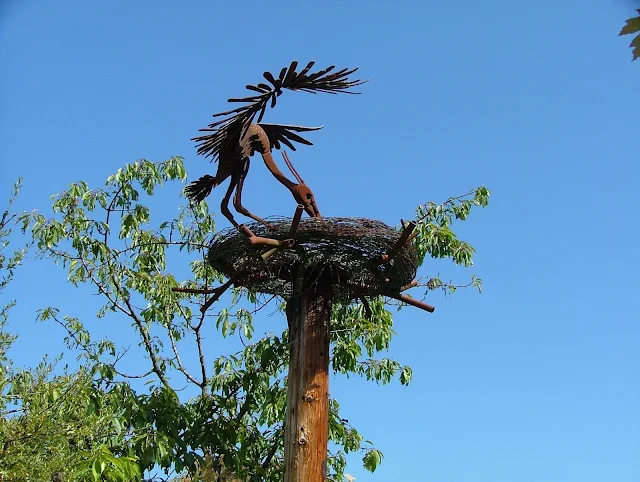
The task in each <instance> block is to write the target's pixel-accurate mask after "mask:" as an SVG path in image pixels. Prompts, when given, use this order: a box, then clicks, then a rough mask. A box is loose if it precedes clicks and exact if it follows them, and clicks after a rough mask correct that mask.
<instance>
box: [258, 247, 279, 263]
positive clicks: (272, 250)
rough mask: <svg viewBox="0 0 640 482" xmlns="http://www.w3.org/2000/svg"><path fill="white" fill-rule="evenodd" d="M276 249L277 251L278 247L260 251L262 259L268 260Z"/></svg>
mask: <svg viewBox="0 0 640 482" xmlns="http://www.w3.org/2000/svg"><path fill="white" fill-rule="evenodd" d="M277 251H278V248H271V249H270V250H269V251H265V252H264V253H262V259H263V260H264V261H266V260H268V259H269V258H270V257H271V256H273V255H274V254H276V252H277Z"/></svg>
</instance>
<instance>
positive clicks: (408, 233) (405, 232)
mask: <svg viewBox="0 0 640 482" xmlns="http://www.w3.org/2000/svg"><path fill="white" fill-rule="evenodd" d="M414 229H416V222H415V221H411V222H410V223H409V224H407V225H406V227H405V228H404V230H403V231H402V234H401V235H400V237H399V238H398V240H397V241H396V244H394V245H393V248H391V249H390V250H389V252H388V253H387V254H383V255H382V256H380V258H378V259H377V260H376V263H377V264H382V263H386V262H388V261H390V260H391V259H392V258H393V257H394V256H395V255H396V254H398V252H400V250H401V249H402V248H403V246H404V245H405V244H406V242H407V240H408V239H409V236H411V234H412V233H413V230H414Z"/></svg>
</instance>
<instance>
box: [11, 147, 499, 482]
mask: <svg viewBox="0 0 640 482" xmlns="http://www.w3.org/2000/svg"><path fill="white" fill-rule="evenodd" d="M186 177H187V175H186V171H185V168H184V165H183V162H182V159H181V158H179V157H174V158H171V159H169V160H167V161H164V162H159V163H153V162H150V161H146V160H140V161H137V162H134V163H132V164H128V165H126V166H124V167H123V168H121V169H119V170H118V172H116V173H115V174H114V175H112V176H110V177H109V178H108V179H107V181H106V183H105V186H104V187H100V188H93V187H90V186H89V185H88V184H87V183H86V182H77V183H74V184H71V185H70V186H69V188H68V189H66V190H64V191H63V192H61V193H59V194H57V195H56V196H55V197H54V201H53V213H54V214H53V215H52V216H51V217H46V216H45V215H43V214H41V213H39V212H37V211H34V212H30V213H24V214H22V215H21V216H19V218H14V217H13V215H7V216H11V218H10V220H11V222H16V221H18V220H19V221H20V223H21V226H22V229H23V230H25V231H26V230H30V232H31V234H32V237H33V242H34V243H35V246H34V250H35V252H36V253H37V255H38V256H39V257H40V258H45V259H49V260H51V261H54V262H56V263H57V264H58V265H60V266H61V267H63V268H64V269H65V270H66V273H67V277H68V280H69V282H71V283H73V284H74V285H76V286H78V287H82V286H91V287H92V289H93V290H94V292H95V293H97V294H98V295H99V298H100V299H101V300H102V301H101V303H100V306H99V307H98V309H97V313H96V317H97V319H104V320H107V319H109V321H110V322H111V323H119V324H122V325H123V326H126V325H127V324H128V325H130V326H131V330H132V335H133V334H135V336H136V337H137V338H138V340H139V343H138V347H137V349H138V350H139V351H138V355H142V356H144V359H146V360H147V362H148V364H147V366H146V367H142V368H141V369H140V370H139V371H137V372H135V373H131V372H127V371H126V370H125V369H124V368H122V365H123V360H125V359H127V357H129V356H132V352H129V351H128V350H129V349H128V348H123V347H119V346H116V344H115V343H114V342H113V341H111V340H108V339H101V340H95V339H94V338H93V337H92V334H91V331H90V329H88V328H87V327H86V326H89V325H86V323H85V322H83V321H82V320H80V319H78V318H77V317H75V316H74V315H73V313H68V314H66V313H64V312H63V310H62V309H61V308H60V307H42V309H41V310H40V311H39V314H38V317H39V319H40V320H42V321H47V320H48V321H49V322H51V321H53V322H55V323H58V324H59V325H60V326H61V327H62V328H63V329H64V333H65V341H66V343H67V346H68V348H69V350H70V351H72V352H74V353H77V354H78V356H79V360H80V362H81V367H80V369H79V370H77V371H73V372H71V373H69V372H64V371H63V372H62V373H60V370H56V364H55V362H48V361H46V360H45V361H44V362H43V363H41V364H40V365H39V366H38V367H37V368H35V369H34V370H32V371H30V372H12V371H11V370H10V368H8V369H5V371H3V373H2V375H3V382H2V383H3V391H2V397H3V399H2V405H1V406H0V408H2V409H3V410H4V411H3V425H2V439H3V440H4V441H5V442H4V449H3V450H4V451H5V452H4V454H6V455H7V456H5V457H0V459H1V460H4V462H0V470H2V471H4V472H0V474H7V475H5V476H6V477H8V478H7V480H18V478H20V477H18V478H17V479H12V478H11V477H14V476H16V475H15V474H26V473H27V472H25V471H29V470H36V469H35V468H33V466H31V465H29V461H30V457H33V456H34V455H35V454H37V458H38V460H39V461H40V462H39V463H40V464H41V465H42V467H41V468H38V469H37V470H38V473H41V474H48V475H47V477H50V476H51V475H50V474H52V473H55V472H56V471H60V473H61V474H62V475H63V476H65V477H67V480H72V479H77V480H85V478H86V480H90V479H93V480H113V481H116V480H119V481H125V480H139V479H140V478H141V474H143V473H151V472H150V471H153V470H156V471H157V469H161V470H162V471H163V472H164V473H165V474H168V475H167V477H169V476H170V474H175V475H178V474H191V475H190V477H192V478H191V479H190V480H196V479H197V477H201V478H202V480H224V477H227V478H229V480H233V478H236V479H237V480H243V481H245V480H249V481H262V480H265V481H270V480H271V481H276V480H280V478H281V474H282V460H283V437H282V433H283V426H282V425H283V419H284V411H285V406H286V369H287V366H288V345H287V336H288V335H287V330H283V331H282V332H281V333H277V334H269V335H265V336H263V337H260V338H257V337H255V336H254V325H253V319H254V316H255V314H256V312H257V311H258V310H261V309H263V308H264V307H266V306H267V305H269V304H271V305H272V306H273V308H272V309H274V310H276V311H277V310H280V311H282V310H283V309H284V303H283V300H279V299H275V298H274V297H269V298H266V297H264V296H262V295H259V294H256V293H250V292H248V291H247V290H246V289H243V288H239V289H236V290H235V291H234V292H233V294H232V296H230V297H229V299H224V298H223V300H224V302H223V300H221V301H219V302H218V303H217V304H216V305H214V309H212V310H210V311H209V312H206V313H204V314H203V313H201V311H200V307H202V306H203V305H204V303H206V301H207V295H194V294H185V293H177V292H174V291H172V288H175V287H194V288H195V287H207V286H213V285H215V284H216V283H219V282H220V281H221V280H222V279H221V276H220V274H219V273H217V272H216V271H215V270H214V269H213V268H212V267H211V266H210V265H208V263H207V262H206V254H207V249H208V246H209V241H210V237H211V235H212V233H214V231H215V222H214V216H213V214H212V213H211V212H210V211H209V209H208V207H207V204H206V203H204V202H202V203H200V204H198V205H195V206H194V205H190V204H188V203H186V202H185V203H183V206H182V207H181V209H180V211H179V212H178V215H177V216H175V217H173V218H170V219H162V218H161V216H162V213H161V212H159V211H153V210H152V207H151V206H152V205H153V197H154V196H157V195H158V192H159V191H158V190H159V189H160V188H161V187H162V186H163V185H167V184H169V183H179V184H181V183H183V182H184V181H185V180H186ZM489 194H490V193H489V191H488V190H487V189H486V188H484V187H480V188H477V189H474V190H472V191H470V192H469V193H467V194H465V195H463V196H459V197H452V198H450V199H448V200H446V201H445V202H444V203H442V204H436V203H431V202H429V203H426V204H424V205H422V206H419V207H418V208H417V211H416V217H417V221H418V229H417V231H418V236H417V237H416V238H415V239H414V241H413V242H414V243H415V244H416V247H417V248H418V250H419V253H420V256H421V259H422V260H424V259H425V258H426V257H427V256H432V257H440V258H450V259H451V260H453V261H454V262H455V263H456V264H459V265H462V266H471V265H472V254H473V248H472V247H471V245H470V244H468V243H467V242H465V241H462V240H459V239H458V238H457V237H456V235H455V234H454V232H453V231H452V224H453V223H454V221H456V220H465V219H466V218H467V216H468V215H469V214H470V212H471V210H472V208H473V207H475V206H480V207H484V206H486V205H487V203H488V198H489ZM5 224H6V223H5ZM12 259H14V261H13V264H12V263H11V262H10V263H7V264H4V265H3V270H4V271H3V272H5V271H6V272H8V273H9V276H10V273H11V270H12V269H14V268H15V266H16V265H17V264H18V263H19V260H20V259H21V256H18V258H16V257H15V256H14V258H12ZM3 260H4V258H3ZM39 262H43V261H39ZM185 266H189V270H188V272H186V271H185V269H184V267H185ZM177 273H182V275H181V276H178V274H177ZM420 286H421V287H422V289H423V291H424V292H428V291H431V290H440V289H443V290H446V291H447V292H454V291H455V290H456V288H457V287H459V286H473V287H476V288H478V289H479V288H480V287H481V280H480V279H479V278H476V277H472V278H471V281H469V282H463V283H461V284H455V283H453V282H450V281H444V280H442V279H440V278H435V277H430V278H428V279H426V280H424V281H423V282H421V283H420ZM223 303H226V304H224V307H223V308H220V306H222V305H223ZM370 305H371V312H372V313H371V316H368V317H367V316H365V309H364V307H363V306H362V305H361V304H359V303H342V304H338V305H337V306H334V309H333V313H332V338H331V341H332V353H331V367H332V370H333V371H334V373H336V374H345V375H352V374H354V375H360V376H363V377H366V379H368V380H372V381H375V382H378V383H389V382H391V381H392V380H398V381H400V383H402V384H409V383H410V381H411V374H412V372H411V369H410V367H408V366H403V365H402V364H401V363H400V362H399V361H397V360H393V359H389V358H385V357H383V356H380V354H381V352H383V351H385V350H386V349H387V348H388V347H389V346H390V343H391V340H392V338H393V336H394V330H393V315H392V312H391V311H390V309H392V308H393V306H391V305H390V303H389V300H385V299H383V298H377V299H374V300H372V301H371V303H370ZM3 316H5V317H6V314H5V312H4V311H3ZM283 316H284V315H283ZM4 319H5V318H3V320H4ZM211 324H215V326H216V328H217V330H218V331H219V333H220V336H222V337H227V338H229V337H235V338H237V339H238V340H239V341H240V342H241V345H240V346H241V347H242V348H241V349H240V350H238V351H236V352H233V353H211V350H208V349H207V347H206V346H205V344H204V343H203V328H204V327H205V326H210V325H211ZM85 325H86V326H85ZM3 326H4V325H3ZM3 333H4V331H3ZM3 336H4V337H5V338H3V340H4V341H3V346H4V347H5V349H4V350H3V356H5V360H8V358H6V356H7V355H6V351H7V349H8V348H9V347H10V345H11V340H12V339H11V337H10V335H6V334H3ZM7 337H8V338H7ZM5 366H7V367H9V366H10V365H5ZM193 366H196V367H197V368H196V369H193V368H191V367H193ZM185 383H186V384H187V385H189V386H191V387H192V388H193V389H194V390H193V392H192V393H193V396H191V398H188V399H184V397H182V398H181V397H180V396H179V393H180V390H181V389H182V388H183V387H184V386H185ZM145 386H146V388H145ZM330 410H331V414H330V441H331V442H332V446H333V447H334V449H333V450H332V451H331V454H330V457H329V466H330V476H329V480H334V481H343V480H346V479H345V474H346V472H345V471H346V458H345V454H347V453H350V452H361V453H362V460H363V464H364V466H365V467H366V468H367V469H368V470H371V471H374V470H375V469H376V467H377V465H378V464H379V463H380V462H381V461H382V458H383V456H382V453H381V452H380V451H379V450H378V449H376V448H375V446H374V445H373V443H371V442H368V441H366V440H365V438H364V436H363V435H362V434H361V433H360V432H359V431H358V430H357V429H356V428H355V427H353V426H351V425H350V424H349V423H348V421H347V420H346V419H345V418H344V417H343V416H342V414H341V412H340V405H339V402H338V401H337V400H334V399H332V400H331V401H330ZM9 455H10V456H9ZM9 460H10V462H9ZM207 471H208V472H207ZM205 472H207V473H209V474H210V475H209V476H207V477H213V475H211V474H213V473H215V474H216V477H222V478H219V479H214V478H209V479H205V478H204V476H203V475H202V474H203V473H205ZM8 474H11V475H8ZM197 474H200V475H199V476H198V475H197ZM158 477H159V476H158ZM193 477H196V478H193ZM185 480H186V479H185Z"/></svg>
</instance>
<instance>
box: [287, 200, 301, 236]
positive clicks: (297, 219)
mask: <svg viewBox="0 0 640 482" xmlns="http://www.w3.org/2000/svg"><path fill="white" fill-rule="evenodd" d="M303 212H304V206H303V205H302V204H298V206H297V207H296V212H295V214H294V215H293V220H292V221H291V229H290V230H289V236H290V237H291V238H295V237H296V233H297V232H298V225H299V224H300V219H301V218H302V213H303Z"/></svg>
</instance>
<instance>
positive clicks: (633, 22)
mask: <svg viewBox="0 0 640 482" xmlns="http://www.w3.org/2000/svg"><path fill="white" fill-rule="evenodd" d="M637 12H638V13H640V9H639V10H637ZM638 32H640V16H639V17H632V18H629V19H627V20H626V25H625V26H624V27H622V30H620V33H619V34H618V35H629V34H634V33H638ZM629 47H632V54H633V58H632V61H633V60H636V59H637V58H638V57H640V35H638V36H636V37H635V38H634V39H633V40H632V41H631V43H630V44H629Z"/></svg>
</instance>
